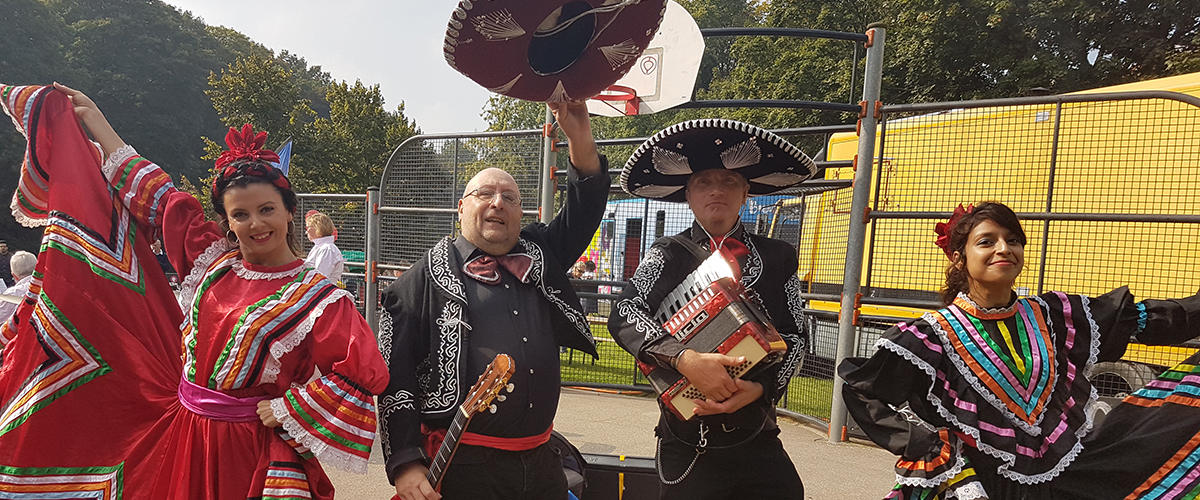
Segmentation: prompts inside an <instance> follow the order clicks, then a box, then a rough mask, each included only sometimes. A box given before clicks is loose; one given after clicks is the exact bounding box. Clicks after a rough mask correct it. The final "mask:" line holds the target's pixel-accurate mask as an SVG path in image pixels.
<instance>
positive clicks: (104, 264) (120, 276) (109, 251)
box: [30, 205, 146, 295]
mask: <svg viewBox="0 0 1200 500" xmlns="http://www.w3.org/2000/svg"><path fill="white" fill-rule="evenodd" d="M114 213H116V214H119V215H118V217H117V224H116V225H115V227H114V228H113V234H111V235H108V236H105V235H101V234H97V233H96V232H95V231H93V230H91V229H90V228H88V227H87V226H84V225H83V224H81V223H79V222H78V221H76V220H75V219H74V218H72V217H71V216H69V215H67V214H64V213H60V212H51V213H50V217H49V225H48V227H46V231H45V233H43V235H42V247H41V251H43V252H44V251H46V250H50V249H54V250H58V251H60V252H62V253H63V254H66V255H67V256H69V257H71V258H73V259H75V260H78V261H80V262H83V263H84V264H87V265H88V267H90V268H91V269H92V272H93V273H95V274H96V275H97V276H100V277H102V278H104V279H107V280H109V281H112V282H113V283H116V284H118V285H121V286H124V287H126V288H128V289H130V290H133V291H134V292H137V293H139V294H142V295H145V294H146V281H145V276H144V275H143V273H142V268H141V266H140V265H139V264H138V258H137V254H136V253H135V252H134V251H133V246H134V245H133V241H134V236H135V235H136V233H137V225H136V224H133V223H132V217H130V215H129V212H128V211H127V210H125V209H123V208H122V207H120V206H119V205H118V206H116V210H114ZM108 240H111V241H108ZM30 288H31V289H32V288H33V287H32V286H31V287H30Z"/></svg>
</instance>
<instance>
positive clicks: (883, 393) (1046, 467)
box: [838, 219, 1200, 500]
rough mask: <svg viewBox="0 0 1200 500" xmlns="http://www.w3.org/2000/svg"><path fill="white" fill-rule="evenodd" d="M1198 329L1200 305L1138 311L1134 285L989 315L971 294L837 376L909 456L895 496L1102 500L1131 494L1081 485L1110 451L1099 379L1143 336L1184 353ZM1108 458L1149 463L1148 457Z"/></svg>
mask: <svg viewBox="0 0 1200 500" xmlns="http://www.w3.org/2000/svg"><path fill="white" fill-rule="evenodd" d="M952 224H953V219H952ZM949 232H950V230H949V229H947V230H946V231H945V234H949ZM1198 334H1200V297H1190V298H1187V299H1181V300H1146V301H1142V302H1136V303H1135V301H1134V299H1133V295H1132V294H1130V293H1129V290H1128V288H1125V287H1122V288H1118V289H1116V290H1114V291H1112V292H1109V293H1107V294H1104V295H1101V296H1099V297H1084V296H1080V295H1069V294H1065V293H1060V292H1049V293H1045V294H1041V295H1037V296H1032V297H1024V298H1016V296H1015V294H1014V298H1013V300H1012V301H1011V302H1010V303H1009V304H1008V305H1007V306H1004V307H1000V308H995V309H984V308H980V307H978V306H977V305H976V304H974V303H973V302H972V301H971V300H970V299H969V298H967V296H966V295H964V294H959V296H958V298H956V299H955V300H954V302H953V303H952V304H950V305H949V306H946V307H945V308H943V309H940V310H937V311H932V312H927V313H925V315H924V316H922V317H921V318H920V319H918V320H915V321H912V322H903V323H899V324H897V325H896V326H894V327H892V328H891V329H890V330H888V331H887V332H885V333H884V334H883V336H882V337H881V338H880V340H879V341H878V343H877V344H876V345H877V347H878V348H879V350H878V351H877V352H876V353H875V354H874V355H873V356H872V357H871V358H869V359H862V358H850V359H847V360H846V361H845V362H844V363H843V364H842V365H841V366H839V368H838V372H839V375H840V376H841V377H842V379H843V380H845V381H846V385H845V386H844V388H843V392H844V394H845V396H846V404H847V406H848V407H849V409H850V413H851V414H852V415H853V416H854V419H855V421H856V422H857V423H858V424H859V425H860V426H861V427H862V429H863V431H864V432H866V434H867V435H868V436H869V437H870V438H871V440H872V441H874V442H875V443H876V444H879V445H880V446H882V447H884V448H886V449H888V450H890V451H892V452H893V453H895V454H897V455H899V456H900V459H899V460H898V461H897V463H896V478H897V483H898V484H897V486H896V488H895V489H894V490H893V491H892V492H891V494H890V495H888V497H887V498H894V499H904V500H909V499H914V500H915V499H922V500H924V499H935V498H937V499H948V498H957V499H959V500H975V499H979V498H991V499H1008V498H1014V499H1023V498H1039V499H1040V498H1050V499H1053V498H1060V499H1061V498H1072V499H1074V498H1101V496H1090V495H1083V496H1080V495H1081V492H1082V491H1085V490H1084V489H1086V488H1091V489H1093V490H1094V491H1095V490H1101V489H1104V490H1106V491H1107V492H1108V495H1105V496H1103V497H1105V498H1123V497H1124V493H1120V494H1119V495H1117V496H1113V495H1116V493H1118V492H1116V491H1114V490H1112V489H1111V488H1109V487H1108V484H1107V483H1106V481H1107V478H1104V477H1102V476H1092V477H1093V478H1095V479H1094V481H1093V482H1092V483H1091V484H1090V485H1089V484H1084V483H1083V482H1081V481H1079V480H1078V479H1069V478H1071V477H1076V478H1078V477H1081V476H1080V475H1079V473H1080V472H1081V471H1076V470H1075V469H1076V464H1077V463H1082V462H1088V461H1092V460H1093V459H1094V457H1097V456H1099V453H1103V451H1102V450H1099V449H1091V446H1092V445H1090V444H1089V443H1088V441H1087V439H1085V438H1087V437H1088V435H1089V432H1090V431H1092V418H1093V415H1094V413H1095V408H1094V405H1095V404H1096V400H1097V397H1098V396H1097V393H1096V390H1095V389H1094V388H1093V387H1092V384H1091V383H1090V382H1089V381H1088V379H1087V378H1086V375H1087V374H1089V373H1091V370H1092V368H1093V367H1094V366H1095V365H1096V363H1099V362H1103V361H1115V360H1117V359H1120V358H1121V356H1122V355H1123V354H1124V353H1125V348H1126V346H1127V345H1128V343H1129V342H1130V341H1131V340H1132V338H1136V339H1137V341H1139V342H1142V343H1146V344H1173V343H1179V342H1183V341H1185V340H1188V339H1190V338H1192V337H1195V336H1196V335H1198ZM1105 424H1106V425H1109V422H1107V421H1106V422H1105ZM1085 457H1087V458H1086V459H1085ZM1109 459H1110V460H1117V461H1121V462H1123V463H1125V464H1126V467H1127V470H1134V469H1137V468H1138V467H1137V466H1132V465H1131V464H1132V463H1133V462H1138V461H1139V457H1137V456H1136V455H1125V456H1121V457H1117V456H1109ZM1160 463H1161V462H1160ZM1142 468H1143V469H1145V468H1144V467H1142ZM1142 477H1145V474H1143V475H1142ZM1081 488H1084V489H1081ZM1130 490H1132V487H1130ZM1127 492H1128V491H1127ZM1127 492H1126V493H1127Z"/></svg>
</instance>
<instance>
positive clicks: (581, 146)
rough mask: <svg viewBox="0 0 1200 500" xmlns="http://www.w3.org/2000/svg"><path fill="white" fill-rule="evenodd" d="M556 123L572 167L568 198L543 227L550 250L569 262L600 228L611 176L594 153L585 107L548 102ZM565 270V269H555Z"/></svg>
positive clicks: (573, 259) (601, 158)
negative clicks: (564, 138)
mask: <svg viewBox="0 0 1200 500" xmlns="http://www.w3.org/2000/svg"><path fill="white" fill-rule="evenodd" d="M550 109H551V110H552V111H554V114H555V116H557V117H558V124H559V126H560V127H561V128H562V130H563V132H564V133H565V134H566V135H567V144H568V147H569V148H570V149H571V151H570V158H571V167H570V168H568V169H567V192H566V195H567V199H566V203H564V204H563V208H562V210H561V211H559V213H558V214H556V215H555V216H554V220H552V221H550V224H549V225H548V226H546V227H545V236H546V240H547V241H548V242H550V246H551V248H550V251H552V252H556V253H557V256H558V261H559V262H561V263H564V264H565V263H571V262H574V261H575V259H577V258H578V257H579V255H580V254H582V253H583V251H584V250H586V249H587V246H588V245H589V244H590V243H591V242H592V236H593V235H595V234H596V229H597V228H599V227H600V219H601V218H603V216H604V206H605V203H607V202H608V190H609V187H610V186H611V184H612V179H611V178H610V177H609V175H608V160H607V159H605V158H604V157H601V156H600V155H599V154H598V153H597V152H596V141H595V140H594V139H592V128H591V124H590V122H589V121H588V115H587V106H586V105H585V104H584V103H582V102H579V103H551V104H550ZM556 272H559V273H565V272H566V269H559V270H556Z"/></svg>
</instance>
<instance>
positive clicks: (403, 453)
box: [379, 157, 612, 480]
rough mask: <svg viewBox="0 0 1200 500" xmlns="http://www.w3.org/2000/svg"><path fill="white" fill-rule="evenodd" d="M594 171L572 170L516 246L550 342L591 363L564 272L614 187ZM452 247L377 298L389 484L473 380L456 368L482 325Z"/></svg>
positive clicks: (587, 336)
mask: <svg viewBox="0 0 1200 500" xmlns="http://www.w3.org/2000/svg"><path fill="white" fill-rule="evenodd" d="M600 166H601V171H602V173H600V174H597V175H594V176H591V177H587V178H582V179H580V178H578V177H577V176H576V172H575V169H574V168H570V169H568V184H567V202H566V204H565V206H564V207H563V209H562V210H561V211H560V212H559V213H558V214H557V215H556V216H555V217H554V219H553V220H552V221H551V222H550V224H542V223H533V224H529V225H528V226H526V227H525V228H524V229H522V230H521V239H520V241H519V242H518V243H517V245H518V246H521V247H523V248H524V251H525V253H528V254H530V255H531V256H532V257H533V266H532V267H531V269H530V272H529V283H530V285H531V286H533V287H535V288H536V289H537V290H538V291H539V292H541V295H542V296H543V297H544V298H545V300H546V301H547V302H548V303H549V305H550V306H549V307H548V309H549V310H550V311H551V317H550V325H551V327H552V328H553V336H554V338H555V339H556V340H557V341H558V344H559V345H561V346H565V347H569V348H572V349H578V350H580V351H583V352H586V353H588V354H591V355H592V356H596V355H597V353H596V344H595V341H594V340H593V339H592V335H591V330H590V329H589V327H588V324H587V318H586V316H585V315H584V313H583V312H582V307H581V306H580V303H579V298H578V297H577V296H576V295H575V291H574V290H573V289H572V287H571V283H570V282H569V281H568V276H567V269H568V267H569V266H570V265H571V264H573V263H574V262H575V259H577V258H578V257H579V255H581V254H582V253H583V251H584V250H586V249H587V246H588V244H589V243H590V242H591V240H592V236H593V235H595V233H596V229H597V228H598V227H599V226H600V219H601V217H602V216H603V215H604V207H605V203H606V201H607V199H608V191H609V186H610V184H611V182H612V181H611V179H610V177H609V175H608V173H607V172H608V161H607V160H606V159H605V158H604V157H601V165H600ZM453 241H454V239H453V238H451V237H446V238H443V239H442V240H441V241H439V242H438V243H437V244H436V245H434V247H433V248H432V249H430V250H429V251H428V252H427V253H426V255H425V256H424V257H422V258H421V259H420V260H418V261H417V263H416V264H414V265H413V267H412V268H411V269H410V270H409V271H408V272H405V273H404V275H403V276H402V277H400V278H399V279H397V280H396V282H394V283H392V285H390V286H388V287H387V289H385V290H384V291H383V294H382V297H381V303H382V305H383V308H384V309H385V310H386V313H385V314H383V315H382V317H381V318H380V329H379V337H380V338H379V340H380V349H381V350H382V351H383V355H384V359H385V360H387V362H388V367H389V371H390V373H391V381H390V382H389V384H388V388H387V390H386V391H384V393H383V394H381V395H380V396H379V421H380V440H381V442H382V444H383V452H384V457H385V460H386V462H387V464H386V466H387V472H388V478H389V479H391V480H394V479H395V477H396V474H397V473H398V472H399V469H400V467H401V466H402V465H404V464H407V463H409V462H411V461H413V460H420V459H422V458H425V457H424V456H423V452H422V450H421V440H422V437H421V431H420V426H421V424H422V423H426V424H429V425H432V426H433V427H445V426H446V423H447V422H448V421H449V419H451V418H453V416H454V413H455V411H456V410H457V409H458V406H459V405H460V404H461V402H462V398H464V397H465V396H466V393H467V391H468V390H470V388H471V385H472V384H473V383H474V382H475V380H476V378H477V377H478V376H479V374H478V373H463V372H462V368H463V365H465V359H466V355H467V353H468V349H469V348H470V335H471V324H472V323H473V322H479V321H486V320H487V318H479V317H473V316H472V307H471V305H470V304H468V303H467V294H466V293H465V291H464V288H463V280H464V279H470V278H466V277H464V275H463V272H462V266H463V262H462V261H461V257H460V256H459V255H458V252H456V251H455V250H454V249H453V247H454V244H453ZM513 335H520V332H513ZM517 368H518V369H520V367H517ZM556 410H557V408H543V409H542V411H548V412H551V413H553V412H555V411H556Z"/></svg>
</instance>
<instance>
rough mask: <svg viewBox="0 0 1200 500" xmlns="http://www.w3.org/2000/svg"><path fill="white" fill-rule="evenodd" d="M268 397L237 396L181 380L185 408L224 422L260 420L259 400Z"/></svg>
mask: <svg viewBox="0 0 1200 500" xmlns="http://www.w3.org/2000/svg"><path fill="white" fill-rule="evenodd" d="M267 399H270V397H268V396H256V397H250V398H235V397H233V396H230V395H228V394H225V393H223V392H219V391H214V390H212V389H209V388H207V387H201V386H199V385H196V384H193V383H191V382H189V381H187V380H180V381H179V402H180V403H182V404H183V407H184V408H187V409H189V410H191V411H192V413H195V414H197V415H200V416H201V417H205V418H211V419H213V420H220V421H222V422H255V421H259V420H260V418H259V416H258V402H259V401H264V400H267Z"/></svg>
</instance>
